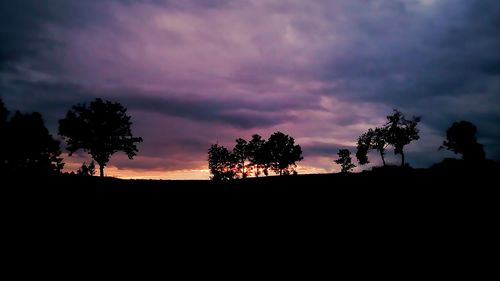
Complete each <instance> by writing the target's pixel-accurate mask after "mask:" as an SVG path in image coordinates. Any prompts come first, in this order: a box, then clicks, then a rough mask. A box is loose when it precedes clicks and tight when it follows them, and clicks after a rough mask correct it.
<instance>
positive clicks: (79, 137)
mask: <svg viewBox="0 0 500 281" xmlns="http://www.w3.org/2000/svg"><path fill="white" fill-rule="evenodd" d="M131 126H132V122H131V121H130V116H128V115H127V109H126V108H125V107H123V106H122V105H121V104H120V103H116V102H110V101H103V100H102V99H99V98H98V99H95V100H94V101H92V102H91V103H90V105H89V106H87V105H85V104H83V105H75V106H73V108H72V109H71V110H69V111H68V113H67V114H66V117H65V118H64V119H61V120H60V121H59V134H60V135H61V136H62V137H64V138H65V140H66V142H67V144H68V146H67V149H68V151H69V152H70V155H71V154H72V153H74V152H75V151H77V150H79V149H83V150H84V151H88V153H89V154H90V155H91V156H92V158H93V159H94V160H95V161H96V162H97V164H99V171H100V176H101V177H103V176H104V167H105V166H106V164H107V163H108V161H109V159H110V158H111V155H113V154H114V153H116V152H118V151H123V152H125V153H126V154H127V156H128V158H129V159H132V158H133V157H134V156H135V155H136V152H137V151H138V150H137V146H136V143H139V142H142V138H140V137H134V136H133V135H132V130H131Z"/></svg>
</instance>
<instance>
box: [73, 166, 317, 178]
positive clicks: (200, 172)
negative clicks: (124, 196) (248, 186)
mask: <svg viewBox="0 0 500 281" xmlns="http://www.w3.org/2000/svg"><path fill="white" fill-rule="evenodd" d="M80 166H81V164H77V163H67V164H66V165H65V168H64V172H76V171H77V170H78V168H79V167H80ZM297 171H298V173H299V174H320V173H325V170H323V169H320V168H315V167H309V166H300V165H299V166H297ZM98 175H99V168H98V166H97V167H96V176H98ZM104 175H105V176H107V177H115V178H120V179H144V180H208V179H210V172H209V170H208V169H206V168H205V167H199V168H198V169H184V170H174V171H168V170H141V169H119V168H117V167H115V166H108V167H106V168H105V169H104ZM273 175H274V174H273V173H270V176H273ZM250 177H253V176H250Z"/></svg>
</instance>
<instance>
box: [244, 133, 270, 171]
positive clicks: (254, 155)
mask: <svg viewBox="0 0 500 281" xmlns="http://www.w3.org/2000/svg"><path fill="white" fill-rule="evenodd" d="M265 143H266V141H265V140H263V139H262V137H261V136H260V135H258V134H254V135H252V139H251V140H250V141H249V142H248V145H247V153H248V160H249V161H250V165H251V166H253V168H255V173H254V174H255V176H256V177H258V176H259V175H260V173H261V170H262V171H263V172H264V174H265V175H266V176H267V174H268V173H267V169H268V163H269V161H268V160H267V159H268V153H266V151H265V150H264V144H265Z"/></svg>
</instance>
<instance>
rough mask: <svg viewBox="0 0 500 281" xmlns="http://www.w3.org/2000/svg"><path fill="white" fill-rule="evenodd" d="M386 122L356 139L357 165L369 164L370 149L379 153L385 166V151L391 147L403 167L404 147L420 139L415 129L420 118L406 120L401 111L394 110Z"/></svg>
mask: <svg viewBox="0 0 500 281" xmlns="http://www.w3.org/2000/svg"><path fill="white" fill-rule="evenodd" d="M387 120H388V122H387V123H385V124H384V126H383V127H381V128H375V129H369V130H368V132H366V133H364V134H362V135H361V136H360V137H359V138H358V141H357V151H356V158H357V159H358V162H359V164H361V165H364V164H367V163H370V161H368V152H369V150H370V149H375V150H377V151H378V152H379V154H380V157H381V158H382V163H383V165H384V166H386V162H385V158H384V155H385V149H386V147H387V146H389V145H391V146H392V147H393V148H394V154H400V155H401V167H404V166H405V154H404V147H405V146H406V145H408V144H410V143H411V142H412V141H414V140H418V139H419V138H420V136H419V129H418V128H417V125H418V123H419V122H420V118H419V117H412V118H411V119H407V118H406V117H405V116H404V114H403V113H401V111H399V110H397V109H394V113H393V114H392V115H389V116H387Z"/></svg>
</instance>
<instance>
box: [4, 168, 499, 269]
mask: <svg viewBox="0 0 500 281" xmlns="http://www.w3.org/2000/svg"><path fill="white" fill-rule="evenodd" d="M497 189H498V174H495V173H492V172H488V173H481V172H475V173H466V172H463V171H462V172H460V173H457V172H448V173H443V172H440V173H436V172H431V171H429V170H410V171H398V172H394V171H390V172H369V173H361V174H348V175H339V174H323V175H299V176H287V177H268V178H258V179H247V180H238V181H233V182H225V183H214V182H210V181H144V180H119V179H113V178H104V179H100V178H97V177H92V178H85V177H74V176H61V177H55V178H16V179H10V181H7V180H6V179H5V178H4V181H3V184H2V188H1V192H2V196H1V200H2V207H3V220H2V226H3V229H4V231H3V233H4V234H7V236H6V237H7V238H4V241H6V242H8V244H9V245H12V246H13V247H14V250H13V251H12V253H14V256H15V255H23V253H24V252H22V251H19V247H20V245H21V246H24V248H29V249H39V248H40V247H41V246H42V250H40V251H39V253H42V254H41V255H42V256H41V257H39V259H38V260H43V259H45V257H44V256H43V253H50V252H53V246H54V245H59V246H60V245H63V248H65V247H68V251H69V252H71V253H75V252H76V253H79V252H86V251H89V252H90V254H91V255H90V257H92V259H94V258H96V257H97V258H99V256H98V255H96V254H95V253H97V250H102V249H109V248H110V247H111V248H112V249H113V253H120V255H122V254H123V255H124V256H127V253H129V252H130V251H131V250H137V249H140V251H142V250H143V249H152V250H158V248H159V247H163V248H161V249H162V250H161V251H160V250H158V251H159V253H160V254H161V255H165V254H169V253H172V252H173V250H172V249H174V248H176V247H177V248H180V250H177V251H174V252H173V253H175V254H174V256H175V258H176V259H179V258H180V257H184V258H186V259H191V258H193V257H194V256H197V255H199V253H200V252H205V255H206V256H204V258H203V260H204V262H205V261H207V260H213V259H216V260H217V258H215V257H216V256H217V255H220V254H221V253H222V255H223V256H225V258H226V259H230V260H231V259H233V257H239V256H246V255H248V253H253V255H255V257H256V258H255V259H256V260H259V261H262V260H268V261H269V262H270V264H274V263H275V262H276V258H274V256H273V255H272V254H268V253H273V252H274V253H275V254H279V255H280V256H281V258H279V260H283V256H284V258H285V260H286V258H288V259H291V260H294V261H295V262H297V261H301V262H303V261H306V260H309V259H310V258H311V257H316V259H320V260H322V261H323V262H326V261H327V260H328V257H332V256H338V257H339V258H340V260H341V261H343V262H344V263H347V264H349V263H350V261H356V262H354V264H358V261H357V260H358V259H366V260H367V261H368V263H369V264H374V263H375V264H376V263H377V262H381V263H385V265H384V266H383V267H380V268H385V269H384V270H387V271H388V272H392V271H393V270H394V269H395V268H399V269H401V270H403V271H406V274H407V275H408V274H412V275H413V273H415V272H421V270H422V266H421V264H427V265H426V266H425V267H426V268H429V269H431V268H434V267H433V265H435V267H436V268H441V269H442V270H445V271H446V272H447V274H449V273H448V271H450V270H451V271H455V272H462V269H461V268H462V267H464V268H469V267H470V266H471V264H473V262H478V263H479V264H481V266H489V265H490V263H492V261H493V259H489V258H488V259H485V258H483V257H486V256H489V255H484V254H483V253H482V251H483V250H487V251H488V249H492V248H491V247H492V243H493V241H494V240H496V239H497V237H498V236H497V233H498V232H497V231H496V228H497V224H498V215H497V214H498V213H499V212H498V211H499V210H498V206H499V204H498V199H499V197H498V195H497V192H496V190H497ZM19 240H21V241H20V242H17V243H12V241H19ZM68 245H72V246H71V247H75V246H74V245H77V246H78V247H79V248H77V249H78V250H77V251H75V250H74V249H75V248H71V247H69V246H68ZM96 245H99V246H96ZM110 245H111V246H110ZM160 245H161V246H160ZM96 248H97V249H96ZM207 248H208V250H207ZM223 248H225V249H227V248H229V249H230V250H229V252H227V250H225V251H226V252H224V251H223V250H221V249H223ZM89 249H91V250H89ZM300 252H306V253H308V254H299V253H300ZM195 253H196V254H195ZM148 255H149V254H144V255H138V256H135V258H141V259H142V258H143V257H145V256H148ZM387 256H389V257H390V258H389V259H387ZM101 258H103V259H106V258H105V257H101ZM409 258H411V259H413V260H417V261H419V262H418V263H414V262H409ZM181 259H182V258H181ZM389 261H390V262H389ZM444 261H446V262H451V263H453V264H455V265H456V267H460V269H459V268H454V267H453V268H449V267H443V266H444V265H443V262H444ZM106 262H107V261H106ZM234 262H236V263H239V262H240V260H239V259H236V260H235V261H234ZM301 262H300V263H301ZM331 264H332V263H330V262H328V266H331ZM377 268H379V267H377V266H374V269H373V270H378V269H377ZM380 268H379V269H380ZM287 270H290V269H287ZM356 270H358V271H359V270H360V269H359V268H358V269H356ZM356 270H353V272H356ZM369 272H370V274H372V272H373V271H369ZM477 272H478V271H477V270H471V274H473V276H477ZM481 272H482V271H481ZM308 274H309V273H308ZM424 275H425V274H424Z"/></svg>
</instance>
